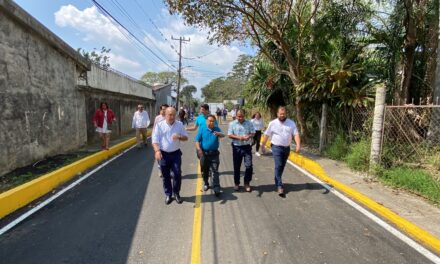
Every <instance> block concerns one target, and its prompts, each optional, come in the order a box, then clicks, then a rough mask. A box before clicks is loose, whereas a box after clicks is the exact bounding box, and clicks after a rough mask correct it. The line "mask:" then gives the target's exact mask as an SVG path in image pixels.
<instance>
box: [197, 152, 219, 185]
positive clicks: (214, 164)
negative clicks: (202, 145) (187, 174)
mask: <svg viewBox="0 0 440 264" xmlns="http://www.w3.org/2000/svg"><path fill="white" fill-rule="evenodd" d="M219 165H220V153H219V152H218V151H203V156H202V157H201V158H200V166H201V171H202V176H203V181H204V183H205V185H209V170H211V172H212V185H213V188H214V191H220V178H219V173H218V167H219Z"/></svg>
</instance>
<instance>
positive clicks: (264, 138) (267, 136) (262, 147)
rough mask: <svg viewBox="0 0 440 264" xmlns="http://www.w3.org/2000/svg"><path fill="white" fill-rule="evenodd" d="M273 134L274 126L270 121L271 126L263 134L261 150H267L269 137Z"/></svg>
mask: <svg viewBox="0 0 440 264" xmlns="http://www.w3.org/2000/svg"><path fill="white" fill-rule="evenodd" d="M270 136H272V126H271V123H269V126H268V127H267V129H266V131H265V132H264V134H263V141H262V142H261V151H262V152H265V150H266V143H267V140H268V139H269V137H270Z"/></svg>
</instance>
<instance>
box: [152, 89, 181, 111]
mask: <svg viewBox="0 0 440 264" xmlns="http://www.w3.org/2000/svg"><path fill="white" fill-rule="evenodd" d="M172 87H173V86H172V84H171V83H169V84H156V85H154V86H153V93H154V95H155V98H156V107H155V111H154V114H155V115H156V114H157V113H159V110H160V106H161V105H162V104H168V105H175V104H176V99H173V96H171V92H172Z"/></svg>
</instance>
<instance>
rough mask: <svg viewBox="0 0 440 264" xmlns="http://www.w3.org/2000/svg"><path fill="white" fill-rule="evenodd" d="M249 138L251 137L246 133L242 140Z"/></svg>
mask: <svg viewBox="0 0 440 264" xmlns="http://www.w3.org/2000/svg"><path fill="white" fill-rule="evenodd" d="M250 138H251V137H250V136H249V135H246V136H244V137H243V140H244V141H248V140H249V139H250Z"/></svg>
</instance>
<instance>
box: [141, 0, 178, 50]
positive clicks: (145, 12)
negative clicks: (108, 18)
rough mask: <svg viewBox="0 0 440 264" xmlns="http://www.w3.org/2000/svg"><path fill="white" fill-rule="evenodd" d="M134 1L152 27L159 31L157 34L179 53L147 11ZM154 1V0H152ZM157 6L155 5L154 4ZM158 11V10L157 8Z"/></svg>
mask: <svg viewBox="0 0 440 264" xmlns="http://www.w3.org/2000/svg"><path fill="white" fill-rule="evenodd" d="M134 2H135V3H136V4H137V6H139V8H140V9H141V11H142V13H144V15H145V16H146V17H147V18H148V20H149V21H150V23H151V24H152V25H153V26H154V28H156V30H157V31H158V32H159V34H160V35H161V36H162V38H163V39H164V40H165V41H166V42H168V44H169V45H170V48H171V49H172V50H173V51H175V52H176V53H179V52H178V51H177V50H176V49H175V48H174V46H173V44H172V43H171V41H170V40H169V39H168V38H167V37H166V36H165V34H163V32H162V31H161V30H160V29H159V27H158V26H157V25H156V23H154V21H153V19H151V17H150V16H149V15H148V13H147V11H145V9H144V8H143V7H142V5H141V4H139V2H138V1H137V0H134ZM153 3H154V1H153ZM156 8H157V6H156ZM159 11H160V10H159Z"/></svg>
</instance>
